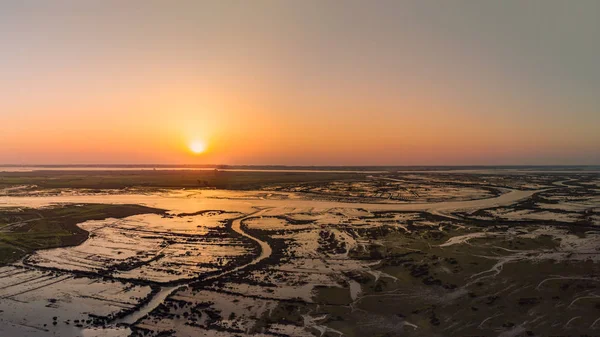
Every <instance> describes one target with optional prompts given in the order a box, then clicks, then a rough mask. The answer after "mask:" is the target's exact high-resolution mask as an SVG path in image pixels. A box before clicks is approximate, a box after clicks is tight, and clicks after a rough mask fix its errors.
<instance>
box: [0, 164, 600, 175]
mask: <svg viewBox="0 0 600 337" xmlns="http://www.w3.org/2000/svg"><path fill="white" fill-rule="evenodd" d="M147 170H160V171H169V170H173V171H180V170H191V171H196V170H197V171H207V170H220V171H233V172H298V173H311V172H333V173H387V172H403V173H410V172H414V173H427V172H431V173H434V172H437V173H453V172H454V173H492V172H494V171H501V172H511V171H514V172H549V173H550V172H573V173H576V172H581V173H594V172H600V165H490V166H485V165H467V166H451V165H448V166H285V165H167V164H157V165H152V164H131V165H127V164H116V165H109V164H97V165H93V164H89V165H88V164H80V165H15V164H3V165H0V172H34V171H147Z"/></svg>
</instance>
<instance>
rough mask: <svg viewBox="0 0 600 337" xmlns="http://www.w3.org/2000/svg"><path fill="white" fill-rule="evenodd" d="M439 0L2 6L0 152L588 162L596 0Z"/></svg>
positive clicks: (150, 158) (122, 159)
mask: <svg viewBox="0 0 600 337" xmlns="http://www.w3.org/2000/svg"><path fill="white" fill-rule="evenodd" d="M457 6H458V7H459V8H458V9H457V8H456V7H457ZM498 6H500V8H498ZM586 6H587V7H586ZM3 7H5V8H3ZM440 7H445V6H433V5H431V6H429V5H422V4H421V3H420V2H405V3H403V4H402V5H400V4H398V3H396V2H381V3H378V4H377V5H376V6H374V5H373V4H370V3H369V2H361V1H360V2H359V1H357V2H354V1H349V2H348V3H347V5H346V6H344V7H341V6H339V5H336V3H335V2H320V1H314V2H313V1H307V2H303V4H292V3H287V2H286V3H285V4H282V3H278V2H270V1H259V2H256V3H255V4H254V5H249V4H245V3H235V4H228V5H225V4H221V3H220V2H215V3H212V4H210V3H204V2H203V3H202V4H200V2H195V1H189V2H186V1H182V2H178V3H177V5H175V4H167V3H166V2H164V3H162V2H161V3H159V2H152V1H150V2H148V1H144V2H139V3H137V6H134V5H122V4H120V2H111V1H108V2H106V3H104V4H96V5H90V4H81V5H79V6H61V5H60V2H59V3H58V4H56V5H53V6H47V7H44V6H37V7H35V8H34V7H30V8H29V7H26V5H7V4H2V5H0V13H1V14H0V39H1V40H2V41H4V42H5V43H4V46H3V47H2V48H3V51H6V52H4V53H3V54H2V55H1V56H0V71H1V73H3V74H4V75H3V76H2V77H1V78H0V128H1V129H0V131H1V132H0V145H1V146H0V164H95V163H97V164H124V163H131V164H136V163H156V164H158V163H172V164H288V165H474V164H483V165H486V164H487V165H499V164H600V129H599V125H600V112H599V110H600V109H599V108H600V105H599V104H598V100H597V93H598V92H599V91H598V89H600V71H599V70H598V69H600V67H594V66H597V60H598V59H600V46H599V43H598V42H597V39H595V38H594V36H597V35H600V24H598V22H599V21H600V20H599V19H600V18H598V14H597V13H600V11H598V10H599V9H600V8H599V7H600V6H598V4H597V3H594V2H589V3H585V4H584V3H583V2H582V3H580V5H579V6H577V5H576V6H569V7H565V6H563V5H561V2H550V1H549V2H539V3H538V2H533V4H530V3H528V4H522V3H520V2H516V1H515V2H510V1H509V2H506V3H505V5H502V6H501V5H483V4H476V5H475V4H473V3H470V4H467V3H466V2H456V3H455V4H454V6H449V7H448V8H446V10H443V9H444V8H440ZM588 7H589V8H588ZM594 13H596V14H594ZM482 15H489V17H488V20H483V19H482V18H481V16H482ZM194 140H200V141H203V142H205V143H206V144H207V146H208V148H207V151H206V152H205V153H204V154H201V155H194V154H192V153H191V151H190V150H189V144H190V143H191V142H192V141H194Z"/></svg>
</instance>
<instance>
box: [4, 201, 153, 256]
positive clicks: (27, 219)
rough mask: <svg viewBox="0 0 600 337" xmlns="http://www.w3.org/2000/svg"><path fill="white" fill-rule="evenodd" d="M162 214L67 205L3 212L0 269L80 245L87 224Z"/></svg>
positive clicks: (119, 207) (131, 208)
mask: <svg viewBox="0 0 600 337" xmlns="http://www.w3.org/2000/svg"><path fill="white" fill-rule="evenodd" d="M162 212H163V211H162V210H158V209H154V208H149V207H144V206H138V205H103V204H86V205H68V206H59V207H54V208H42V209H0V265H3V264H6V263H10V262H13V261H15V260H18V259H19V258H21V257H22V256H24V255H26V254H28V253H31V252H33V251H35V250H38V249H46V248H55V247H62V246H73V245H78V244H80V243H82V242H83V241H85V240H86V239H87V237H88V233H87V232H86V231H84V230H83V229H81V228H79V227H77V224H78V223H81V222H84V221H87V220H101V219H106V218H124V217H128V216H132V215H136V214H143V213H162Z"/></svg>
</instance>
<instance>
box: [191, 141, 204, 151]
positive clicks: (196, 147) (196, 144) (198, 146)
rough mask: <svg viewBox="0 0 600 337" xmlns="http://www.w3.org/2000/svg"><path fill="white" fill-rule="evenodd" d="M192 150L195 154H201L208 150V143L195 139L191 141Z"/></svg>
mask: <svg viewBox="0 0 600 337" xmlns="http://www.w3.org/2000/svg"><path fill="white" fill-rule="evenodd" d="M190 150H191V151H192V152H193V153H195V154H200V153H202V152H204V151H205V150H206V144H205V143H204V142H202V141H199V140H195V141H193V142H191V143H190Z"/></svg>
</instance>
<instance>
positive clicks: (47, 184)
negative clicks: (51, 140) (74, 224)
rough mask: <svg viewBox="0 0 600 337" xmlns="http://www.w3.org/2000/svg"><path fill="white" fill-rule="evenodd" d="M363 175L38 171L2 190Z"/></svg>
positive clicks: (14, 177) (3, 175) (238, 184)
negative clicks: (22, 187)
mask: <svg viewBox="0 0 600 337" xmlns="http://www.w3.org/2000/svg"><path fill="white" fill-rule="evenodd" d="M366 175H367V174H366V173H365V174H362V173H332V172H316V173H315V172H308V173H300V172H232V171H216V170H214V171H184V170H180V171H161V170H157V171H150V170H147V171H34V172H0V188H4V187H10V186H16V185H37V186H38V187H40V188H92V189H105V188H126V187H154V188H162V187H165V188H166V187H173V188H218V189H238V190H244V189H256V188H260V187H264V186H267V185H274V184H276V185H284V184H294V183H300V182H327V181H332V180H353V179H362V178H364V177H365V176H366Z"/></svg>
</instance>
